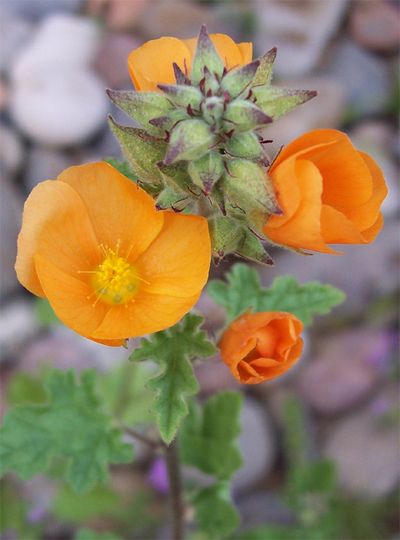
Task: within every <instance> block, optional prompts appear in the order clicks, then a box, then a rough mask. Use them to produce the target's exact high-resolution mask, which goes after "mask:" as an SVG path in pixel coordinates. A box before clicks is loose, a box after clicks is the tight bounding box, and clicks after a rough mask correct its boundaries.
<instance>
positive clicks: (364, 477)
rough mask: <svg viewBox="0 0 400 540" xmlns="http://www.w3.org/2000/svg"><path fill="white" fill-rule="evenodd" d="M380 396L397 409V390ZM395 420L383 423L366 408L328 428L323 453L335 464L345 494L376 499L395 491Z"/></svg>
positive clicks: (399, 475)
mask: <svg viewBox="0 0 400 540" xmlns="http://www.w3.org/2000/svg"><path fill="white" fill-rule="evenodd" d="M381 397H383V398H384V399H386V400H387V401H389V403H390V404H391V407H392V409H393V410H396V409H397V407H398V395H397V389H390V390H385V391H384V393H383V394H382V395H381ZM396 418H397V420H396V421H395V422H394V423H392V424H387V423H386V422H384V421H382V420H383V419H382V416H381V415H379V416H377V415H376V413H375V412H374V410H373V409H372V410H371V406H370V407H366V408H365V409H363V410H362V411H359V412H357V413H354V414H353V415H351V416H349V417H347V418H345V419H343V420H341V421H340V422H338V423H337V424H336V425H335V426H334V427H332V428H331V431H330V433H329V435H328V437H327V440H326V442H325V445H324V449H323V452H324V455H325V456H326V457H327V458H329V459H333V460H334V461H335V462H336V464H337V467H338V473H339V480H340V482H341V484H342V487H343V489H345V490H346V491H347V492H349V493H351V494H352V495H356V496H357V497H362V498H379V497H383V496H385V495H387V494H389V493H390V492H391V491H392V490H393V489H394V488H395V486H396V484H397V482H398V480H399V478H400V466H399V465H400V462H399V450H398V436H399V433H398V415H397V416H396Z"/></svg>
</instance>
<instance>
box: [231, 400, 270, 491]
mask: <svg viewBox="0 0 400 540" xmlns="http://www.w3.org/2000/svg"><path fill="white" fill-rule="evenodd" d="M240 422H241V426H242V432H241V434H240V437H239V447H240V449H241V452H242V455H243V465H242V467H241V469H240V470H239V471H238V472H237V473H236V475H235V476H234V478H233V482H232V487H233V491H234V493H240V492H242V491H244V490H246V489H247V488H250V487H251V486H252V485H254V484H255V483H257V482H258V481H260V480H261V479H262V478H265V477H266V476H267V475H268V473H269V472H270V470H271V467H272V465H273V463H274V459H275V455H276V443H275V438H274V433H273V428H272V422H271V419H270V417H269V415H268V412H267V411H266V409H265V408H264V407H263V406H261V405H260V404H259V403H258V402H257V401H256V400H254V399H251V398H247V399H246V400H245V401H244V403H243V409H242V414H241V420H240Z"/></svg>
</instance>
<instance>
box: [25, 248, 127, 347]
mask: <svg viewBox="0 0 400 540" xmlns="http://www.w3.org/2000/svg"><path fill="white" fill-rule="evenodd" d="M35 266H36V271H37V274H38V276H39V280H40V283H41V285H42V287H43V290H44V292H45V295H46V297H47V299H48V301H49V302H50V305H51V307H52V308H53V309H54V312H55V314H56V315H57V317H58V318H59V319H60V321H62V322H63V323H64V324H65V325H66V326H69V327H70V328H72V330H75V332H77V333H78V334H80V335H82V336H84V337H88V338H91V337H92V334H93V332H94V331H95V330H96V328H97V327H98V326H99V325H100V324H101V322H102V320H103V319H104V317H105V315H106V313H107V310H108V309H109V306H106V304H104V303H102V302H100V301H99V302H96V295H94V294H93V289H92V288H91V287H90V286H89V285H88V284H86V283H85V282H84V281H81V280H80V279H77V278H75V277H73V276H71V275H70V274H67V273H66V272H63V271H62V270H60V269H59V268H58V267H57V266H56V265H55V264H54V263H52V262H50V261H48V260H47V259H45V258H44V257H43V256H41V255H35ZM101 337H104V338H105V339H113V338H114V336H101ZM117 337H118V338H122V337H126V335H125V336H117Z"/></svg>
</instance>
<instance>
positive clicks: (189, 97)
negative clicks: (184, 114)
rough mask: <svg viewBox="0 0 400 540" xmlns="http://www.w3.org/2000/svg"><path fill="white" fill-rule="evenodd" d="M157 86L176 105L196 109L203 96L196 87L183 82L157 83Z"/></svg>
mask: <svg viewBox="0 0 400 540" xmlns="http://www.w3.org/2000/svg"><path fill="white" fill-rule="evenodd" d="M158 88H159V89H160V90H162V91H163V92H164V94H165V95H166V96H167V97H168V99H169V100H170V101H172V103H174V104H175V105H177V106H178V107H183V108H185V109H186V108H188V107H190V108H191V109H198V108H199V107H200V103H201V101H202V99H203V98H204V96H203V94H202V93H201V92H200V90H199V89H198V88H195V87H194V86H188V85H185V84H159V85H158Z"/></svg>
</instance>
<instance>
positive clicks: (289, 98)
mask: <svg viewBox="0 0 400 540" xmlns="http://www.w3.org/2000/svg"><path fill="white" fill-rule="evenodd" d="M253 94H254V97H255V98H256V104H257V106H258V107H259V108H260V109H261V110H262V111H263V112H264V113H265V114H267V115H268V116H270V117H271V118H273V119H274V120H275V119H276V118H279V117H280V116H283V115H284V114H286V113H288V112H289V111H291V110H292V109H294V108H295V107H298V106H299V105H302V104H303V103H306V102H307V101H309V100H310V99H312V98H313V97H315V96H316V95H317V92H315V91H314V90H292V89H290V88H277V87H272V86H267V87H264V86H260V87H258V88H254V89H253Z"/></svg>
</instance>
